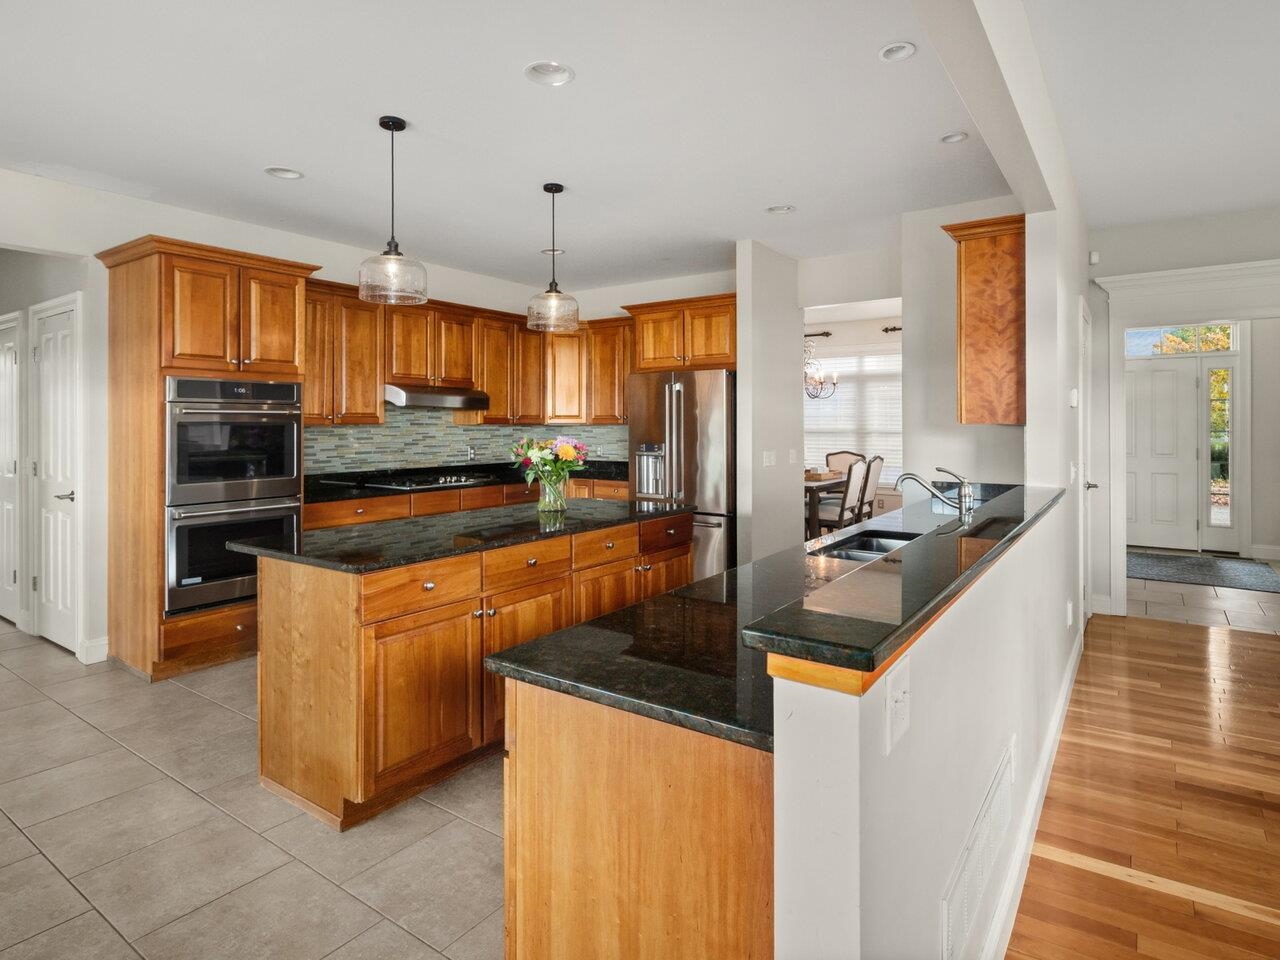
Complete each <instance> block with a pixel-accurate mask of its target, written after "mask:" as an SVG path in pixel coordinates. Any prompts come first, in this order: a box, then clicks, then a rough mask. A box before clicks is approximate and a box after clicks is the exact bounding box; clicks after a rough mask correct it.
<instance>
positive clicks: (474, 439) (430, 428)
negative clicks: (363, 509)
mask: <svg viewBox="0 0 1280 960" xmlns="http://www.w3.org/2000/svg"><path fill="white" fill-rule="evenodd" d="M561 434H563V435H565V436H570V437H576V438H578V439H579V440H581V441H582V442H583V443H585V444H586V445H587V448H588V450H589V451H590V454H589V457H590V459H592V460H626V459H627V428H626V427H588V426H570V425H561V426H519V427H498V426H478V427H465V426H458V425H457V424H455V423H454V422H453V414H452V413H450V412H449V411H447V410H414V409H404V408H401V407H387V422H386V423H385V424H374V425H368V426H350V427H306V428H305V429H304V430H303V455H304V456H305V458H306V459H305V464H306V471H307V472H308V473H340V472H345V471H348V470H392V469H396V468H398V467H428V466H431V467H447V466H453V465H454V464H465V463H466V462H467V447H469V446H471V447H475V451H476V456H475V459H476V462H478V463H500V462H502V461H504V460H506V459H507V458H508V457H510V455H511V445H512V444H514V443H515V442H516V441H517V440H519V439H520V438H521V437H537V438H539V439H541V438H544V437H555V436H559V435H561Z"/></svg>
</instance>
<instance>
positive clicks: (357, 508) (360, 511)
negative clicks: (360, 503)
mask: <svg viewBox="0 0 1280 960" xmlns="http://www.w3.org/2000/svg"><path fill="white" fill-rule="evenodd" d="M362 513H364V507H356V516H357V517H358V516H360V514H362Z"/></svg>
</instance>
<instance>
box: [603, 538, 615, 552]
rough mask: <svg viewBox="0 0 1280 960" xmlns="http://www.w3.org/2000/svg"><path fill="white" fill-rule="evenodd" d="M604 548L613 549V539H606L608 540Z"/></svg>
mask: <svg viewBox="0 0 1280 960" xmlns="http://www.w3.org/2000/svg"><path fill="white" fill-rule="evenodd" d="M604 548H605V549H606V550H612V549H613V541H612V540H606V541H605V542H604Z"/></svg>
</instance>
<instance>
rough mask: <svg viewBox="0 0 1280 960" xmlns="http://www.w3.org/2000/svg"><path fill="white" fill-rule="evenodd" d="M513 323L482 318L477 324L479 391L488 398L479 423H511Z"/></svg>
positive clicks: (513, 349) (513, 354)
mask: <svg viewBox="0 0 1280 960" xmlns="http://www.w3.org/2000/svg"><path fill="white" fill-rule="evenodd" d="M515 331H516V328H515V324H512V323H507V322H506V321H503V320H490V319H484V320H479V321H477V322H476V352H477V354H478V357H477V359H478V360H479V367H480V369H479V371H478V372H479V377H478V379H479V381H480V389H481V390H483V391H484V392H485V393H487V394H488V395H489V409H488V410H486V411H485V412H484V415H483V416H482V417H481V418H480V422H481V423H511V422H512V416H513V413H512V410H513V405H512V397H511V383H512V376H511V364H512V362H513V358H514V356H515Z"/></svg>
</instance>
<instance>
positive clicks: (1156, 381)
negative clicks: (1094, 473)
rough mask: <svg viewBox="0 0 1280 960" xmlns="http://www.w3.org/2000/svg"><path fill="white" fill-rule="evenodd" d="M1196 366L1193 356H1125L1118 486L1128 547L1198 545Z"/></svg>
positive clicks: (1187, 547) (1183, 547)
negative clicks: (1120, 480) (1122, 457)
mask: <svg viewBox="0 0 1280 960" xmlns="http://www.w3.org/2000/svg"><path fill="white" fill-rule="evenodd" d="M1199 369H1200V359H1199V357H1168V358H1161V359H1159V360H1128V361H1126V362H1125V370H1124V392H1125V417H1126V428H1127V429H1126V439H1127V443H1128V449H1127V450H1126V452H1125V453H1126V456H1125V487H1126V491H1125V492H1126V498H1127V499H1126V511H1127V512H1126V516H1127V519H1128V524H1127V529H1128V543H1129V544H1130V545H1131V546H1139V547H1163V548H1166V549H1177V550H1199V549H1200V537H1199V529H1198V526H1199V515H1200V502H1199V487H1200V483H1199V481H1200V471H1199V464H1198V461H1197V452H1196V450H1197V444H1198V441H1199V437H1200V429H1199V423H1200V420H1199V413H1200V410H1199V404H1198V403H1197V400H1196V396H1197V387H1196V382H1197V375H1198V373H1199Z"/></svg>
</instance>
